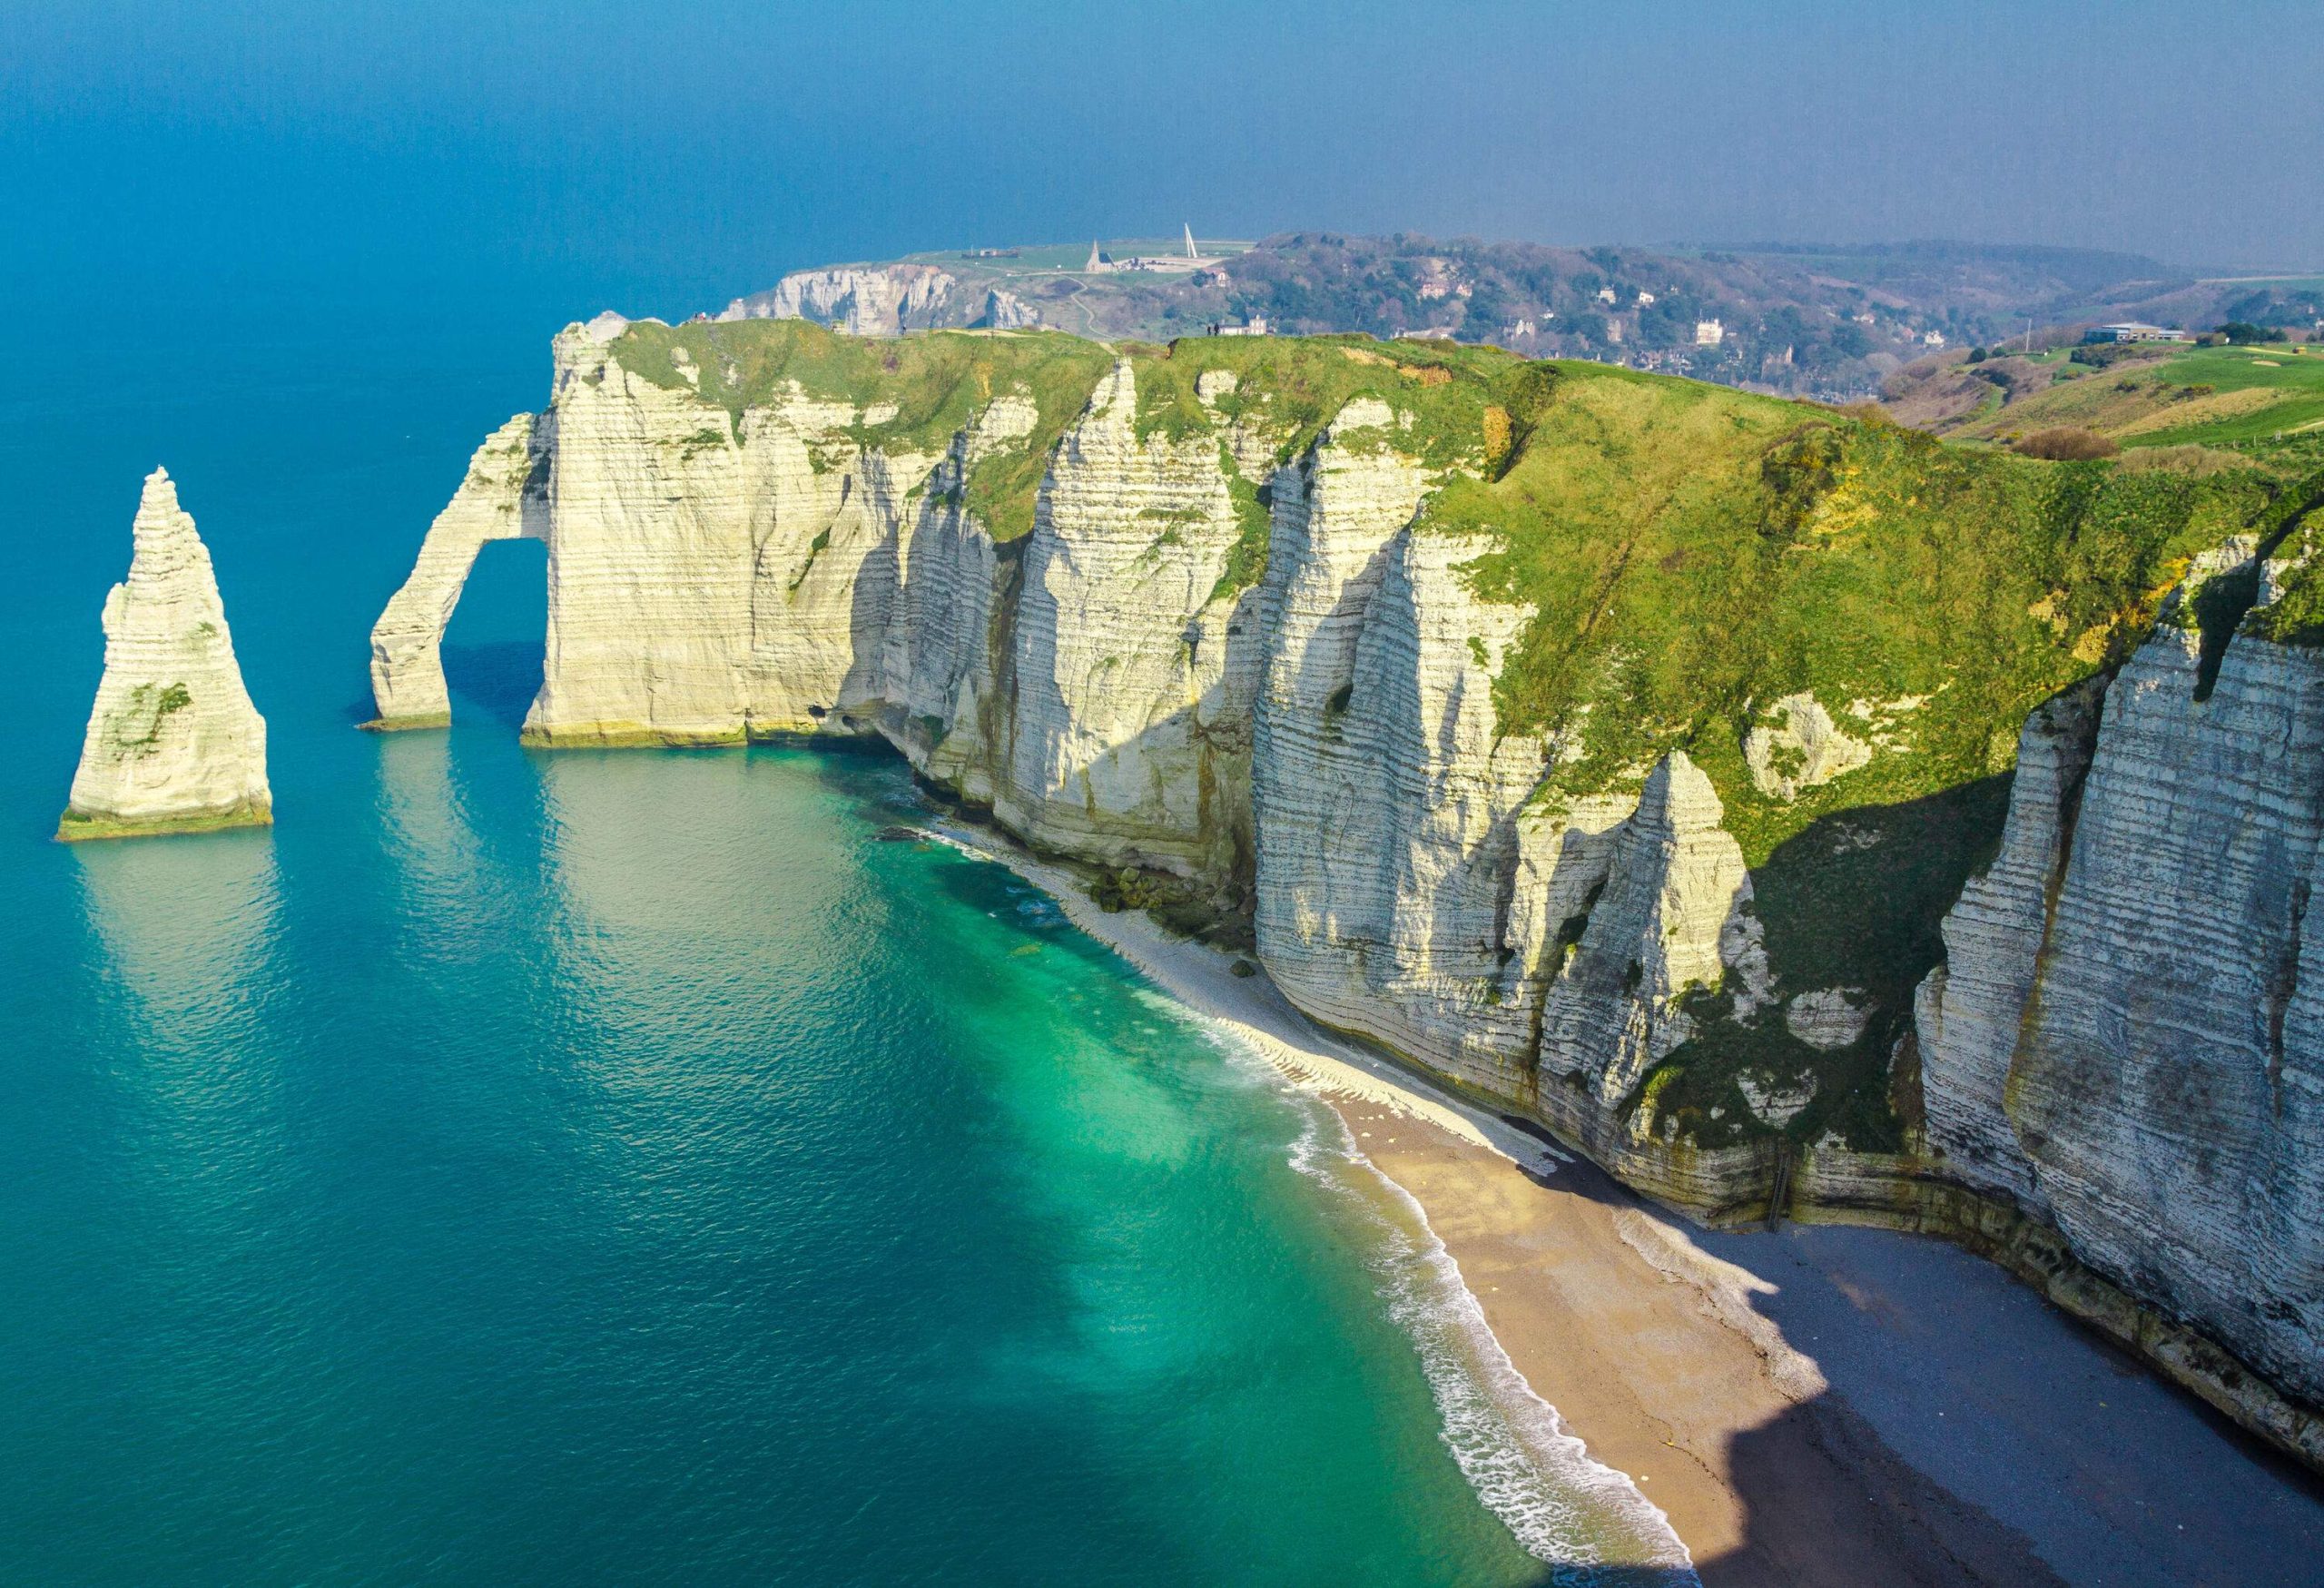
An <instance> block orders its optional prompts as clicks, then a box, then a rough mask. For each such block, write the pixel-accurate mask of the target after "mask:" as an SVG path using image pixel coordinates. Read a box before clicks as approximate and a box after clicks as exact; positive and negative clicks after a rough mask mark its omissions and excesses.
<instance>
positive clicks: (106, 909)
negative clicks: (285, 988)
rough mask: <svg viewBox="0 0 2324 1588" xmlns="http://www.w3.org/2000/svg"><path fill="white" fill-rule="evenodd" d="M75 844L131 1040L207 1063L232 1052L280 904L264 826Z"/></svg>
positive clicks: (255, 996)
mask: <svg viewBox="0 0 2324 1588" xmlns="http://www.w3.org/2000/svg"><path fill="white" fill-rule="evenodd" d="M73 853H74V859H75V860H76V861H77V862H78V863H79V880H80V883H81V898H82V904H83V909H84V914H85V918H86V920H87V922H88V927H89V931H90V933H91V935H92V936H93V937H94V940H95V941H96V942H97V944H98V946H99V947H100V949H101V951H102V960H103V967H104V971H105V972H106V975H107V978H108V980H110V981H113V982H114V983H115V984H116V985H117V986H118V987H119V989H120V991H122V993H123V995H124V1003H123V1010H122V1012H123V1014H124V1015H125V1016H126V1017H127V1018H129V1019H131V1020H133V1021H135V1022H136V1033H135V1038H134V1041H135V1046H136V1047H137V1048H138V1049H139V1050H143V1051H144V1052H146V1053H149V1054H151V1055H153V1056H155V1057H162V1056H166V1055H169V1054H182V1055H187V1056H192V1055H204V1056H207V1057H208V1058H210V1059H211V1060H212V1061H215V1060H217V1059H218V1058H220V1057H221V1056H222V1055H226V1054H231V1053H232V1052H233V1051H235V1050H236V1049H237V1048H238V1047H240V1046H241V1045H242V1043H243V1042H245V1041H247V1039H248V1037H249V1034H250V1033H251V1031H254V1030H256V1029H257V1027H258V1025H259V1024H260V1022H261V1017H262V1014H263V1007H262V1006H263V1004H264V1002H265V1000H266V998H267V996H268V995H269V992H270V991H271V989H270V988H269V987H268V986H267V984H266V978H265V975H264V972H265V967H266V959H267V952H268V948H269V944H270V942H271V940H272V938H273V936H274V934H275V932H276V930H277V921H278V917H279V914H280V912H281V885H280V883H279V881H278V879H277V876H276V872H275V860H274V844H273V842H272V838H271V834H269V833H263V832H260V833H217V834H209V835H202V836H198V837H177V838H171V839H166V840H157V839H123V840H121V841H118V842H114V843H84V844H79V845H76V846H74V851H73Z"/></svg>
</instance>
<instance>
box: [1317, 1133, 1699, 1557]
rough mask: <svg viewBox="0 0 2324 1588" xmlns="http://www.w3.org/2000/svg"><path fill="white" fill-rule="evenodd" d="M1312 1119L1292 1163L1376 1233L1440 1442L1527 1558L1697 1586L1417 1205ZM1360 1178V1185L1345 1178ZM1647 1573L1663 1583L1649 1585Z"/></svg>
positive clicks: (1657, 1515)
mask: <svg viewBox="0 0 2324 1588" xmlns="http://www.w3.org/2000/svg"><path fill="white" fill-rule="evenodd" d="M1308 1115H1309V1117H1308V1119H1307V1122H1306V1124H1305V1128H1304V1129H1302V1130H1301V1132H1300V1134H1299V1137H1298V1139H1296V1140H1295V1141H1294V1142H1293V1143H1292V1144H1291V1149H1290V1156H1291V1165H1292V1167H1293V1168H1294V1169H1297V1170H1298V1171H1299V1172H1300V1173H1302V1174H1304V1175H1306V1176H1307V1177H1309V1178H1310V1179H1313V1180H1315V1182H1316V1183H1317V1184H1318V1185H1320V1186H1323V1187H1324V1188H1325V1189H1327V1190H1329V1191H1330V1192H1332V1193H1333V1194H1334V1196H1335V1197H1336V1198H1339V1199H1341V1200H1343V1201H1344V1202H1345V1203H1346V1204H1347V1205H1349V1206H1350V1207H1352V1208H1356V1209H1359V1210H1360V1211H1361V1213H1362V1215H1363V1216H1364V1218H1365V1221H1366V1222H1367V1223H1368V1224H1369V1225H1371V1226H1372V1228H1373V1229H1374V1232H1375V1235H1376V1241H1375V1244H1374V1248H1373V1251H1372V1254H1371V1256H1370V1258H1369V1259H1368V1260H1369V1262H1370V1266H1371V1268H1372V1271H1373V1273H1374V1276H1375V1277H1377V1279H1378V1280H1379V1284H1380V1294H1381V1296H1382V1298H1383V1299H1384V1301H1385V1302H1386V1303H1387V1306H1388V1311H1389V1316H1390V1317H1393V1318H1394V1319H1395V1321H1396V1323H1397V1325H1398V1326H1399V1327H1402V1328H1403V1331H1404V1332H1405V1333H1406V1334H1407V1335H1408V1336H1411V1338H1412V1341H1413V1345H1414V1346H1416V1347H1418V1349H1419V1353H1420V1358H1421V1366H1422V1370H1423V1373H1424V1374H1425V1375H1426V1376H1427V1378H1428V1383H1429V1389H1430V1391H1431V1393H1432V1394H1433V1396H1435V1399H1436V1407H1437V1413H1438V1415H1439V1416H1441V1417H1442V1418H1443V1429H1442V1430H1441V1433H1440V1437H1442V1438H1443V1441H1444V1444H1445V1446H1446V1447H1447V1448H1448V1449H1449V1450H1451V1451H1452V1458H1453V1460H1454V1461H1455V1462H1456V1463H1458V1464H1459V1465H1460V1468H1461V1472H1462V1475H1463V1476H1465V1477H1466V1478H1467V1479H1468V1480H1469V1485H1470V1487H1472V1488H1473V1489H1475V1490H1476V1492H1477V1495H1478V1497H1479V1498H1480V1499H1482V1501H1483V1502H1484V1503H1485V1505H1486V1508H1487V1509H1489V1510H1491V1511H1492V1514H1494V1515H1496V1516H1498V1517H1500V1518H1501V1520H1502V1524H1503V1525H1505V1526H1506V1527H1507V1528H1508V1529H1509V1531H1510V1532H1511V1533H1512V1534H1514V1535H1515V1536H1516V1539H1517V1542H1518V1543H1519V1544H1522V1545H1523V1546H1524V1547H1525V1549H1526V1551H1527V1552H1528V1553H1531V1554H1532V1555H1534V1556H1536V1557H1538V1558H1539V1559H1541V1560H1543V1561H1546V1562H1549V1563H1551V1564H1552V1565H1554V1566H1557V1567H1560V1568H1561V1570H1559V1571H1558V1572H1556V1573H1553V1575H1552V1577H1551V1581H1552V1582H1556V1583H1573V1584H1588V1583H1591V1582H1593V1581H1597V1580H1599V1576H1600V1570H1601V1569H1602V1568H1606V1567H1610V1566H1619V1567H1620V1568H1621V1569H1622V1571H1623V1574H1622V1581H1623V1582H1624V1583H1639V1582H1641V1581H1645V1580H1654V1581H1659V1582H1662V1583H1668V1584H1669V1585H1670V1588H1679V1585H1681V1584H1689V1585H1691V1584H1697V1583H1699V1579H1698V1578H1697V1576H1696V1575H1695V1572H1694V1566H1693V1562H1692V1559H1691V1557H1689V1554H1688V1553H1687V1546H1686V1545H1685V1544H1683V1543H1681V1542H1680V1540H1679V1535H1678V1534H1677V1533H1676V1532H1674V1531H1673V1530H1672V1529H1671V1526H1670V1522H1669V1517H1667V1516H1665V1515H1664V1514H1663V1513H1662V1511H1661V1509H1660V1508H1659V1507H1658V1506H1657V1505H1656V1504H1654V1503H1653V1502H1652V1501H1651V1500H1649V1499H1648V1498H1647V1497H1646V1495H1645V1494H1644V1493H1643V1492H1641V1491H1640V1489H1639V1487H1638V1486H1637V1485H1636V1484H1633V1483H1631V1482H1630V1479H1629V1477H1627V1476H1626V1475H1623V1474H1621V1473H1620V1472H1617V1471H1616V1470H1614V1469H1613V1468H1612V1467H1610V1466H1608V1465H1605V1464H1604V1463H1603V1462H1600V1461H1599V1460H1597V1459H1595V1458H1594V1457H1592V1456H1591V1455H1590V1453H1589V1450H1588V1448H1587V1447H1586V1446H1585V1445H1583V1444H1582V1442H1581V1439H1579V1438H1577V1437H1576V1436H1575V1435H1573V1434H1572V1433H1571V1432H1570V1431H1568V1429H1567V1428H1566V1425H1565V1423H1564V1420H1563V1419H1562V1418H1561V1417H1560V1416H1559V1415H1558V1413H1557V1408H1556V1407H1554V1406H1551V1405H1550V1404H1549V1403H1548V1402H1547V1401H1545V1400H1543V1399H1542V1398H1541V1396H1538V1395H1536V1394H1534V1393H1533V1387H1532V1386H1531V1385H1530V1384H1528V1383H1527V1382H1526V1381H1525V1376H1524V1375H1523V1374H1522V1373H1520V1372H1519V1371H1518V1370H1517V1365H1516V1364H1515V1363H1513V1362H1512V1361H1511V1360H1510V1358H1509V1353H1508V1352H1507V1351H1505V1350H1503V1349H1502V1345H1501V1342H1500V1341H1499V1340H1498V1339H1496V1338H1495V1337H1494V1336H1493V1333H1492V1328H1491V1327H1488V1326H1487V1324H1486V1322H1485V1316H1484V1309H1483V1307H1481V1306H1480V1305H1479V1304H1478V1302H1477V1298H1476V1297H1475V1296H1474V1295H1472V1294H1471V1292H1470V1290H1469V1287H1468V1286H1467V1285H1466V1284H1465V1283H1464V1282H1463V1281H1462V1277H1461V1267H1460V1264H1459V1263H1457V1262H1456V1261H1455V1260H1454V1259H1453V1257H1452V1253H1451V1252H1450V1251H1449V1250H1447V1249H1446V1248H1445V1245H1444V1243H1443V1241H1442V1240H1441V1239H1439V1238H1437V1236H1436V1233H1435V1231H1434V1230H1433V1229H1431V1228H1429V1224H1428V1218H1427V1215H1426V1214H1425V1213H1424V1212H1423V1209H1422V1208H1421V1205H1420V1203H1419V1202H1418V1200H1416V1199H1415V1198H1413V1195H1412V1194H1411V1193H1410V1192H1408V1191H1406V1190H1405V1189H1403V1187H1402V1186H1400V1185H1398V1184H1396V1182H1395V1181H1394V1180H1393V1179H1389V1178H1388V1176H1387V1175H1385V1174H1384V1173H1382V1172H1381V1170H1380V1169H1379V1167H1378V1166H1377V1165H1375V1164H1374V1162H1373V1161H1372V1160H1371V1159H1369V1158H1367V1157H1366V1156H1365V1155H1364V1152H1363V1151H1362V1149H1359V1148H1358V1147H1357V1146H1356V1144H1355V1141H1354V1139H1353V1138H1352V1137H1351V1136H1350V1134H1349V1132H1348V1129H1347V1126H1346V1124H1345V1122H1344V1120H1342V1119H1340V1116H1339V1115H1338V1113H1337V1112H1336V1111H1334V1110H1327V1109H1323V1108H1316V1109H1312V1110H1308ZM1325 1121H1328V1122H1329V1123H1328V1124H1326V1122H1325ZM1334 1135H1335V1136H1336V1137H1337V1138H1338V1139H1337V1140H1334V1139H1332V1138H1333V1136H1334ZM1357 1174H1360V1175H1362V1176H1364V1181H1363V1182H1362V1183H1361V1184H1358V1183H1356V1182H1354V1180H1352V1179H1351V1178H1350V1177H1351V1176H1353V1175H1357ZM1367 1191H1369V1192H1371V1193H1372V1194H1370V1195H1367V1194H1366V1192H1367ZM1382 1198H1385V1202H1386V1206H1383V1202H1382ZM1392 1208H1393V1212H1392V1211H1391V1209H1392ZM1399 1215H1401V1217H1399ZM1640 1568H1646V1569H1649V1570H1651V1571H1653V1572H1655V1573H1658V1575H1657V1576H1656V1577H1655V1578H1653V1579H1642V1578H1641V1577H1640V1574H1639V1573H1640Z"/></svg>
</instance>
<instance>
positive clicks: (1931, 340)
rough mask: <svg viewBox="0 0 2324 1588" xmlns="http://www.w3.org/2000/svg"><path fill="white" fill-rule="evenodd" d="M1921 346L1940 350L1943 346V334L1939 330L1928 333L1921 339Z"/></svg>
mask: <svg viewBox="0 0 2324 1588" xmlns="http://www.w3.org/2000/svg"><path fill="white" fill-rule="evenodd" d="M1921 345H1922V346H1923V347H1930V348H1941V347H1943V346H1944V345H1945V333H1944V332H1943V331H1941V330H1933V331H1930V332H1929V333H1928V334H1927V335H1926V336H1925V337H1923V338H1921Z"/></svg>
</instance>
